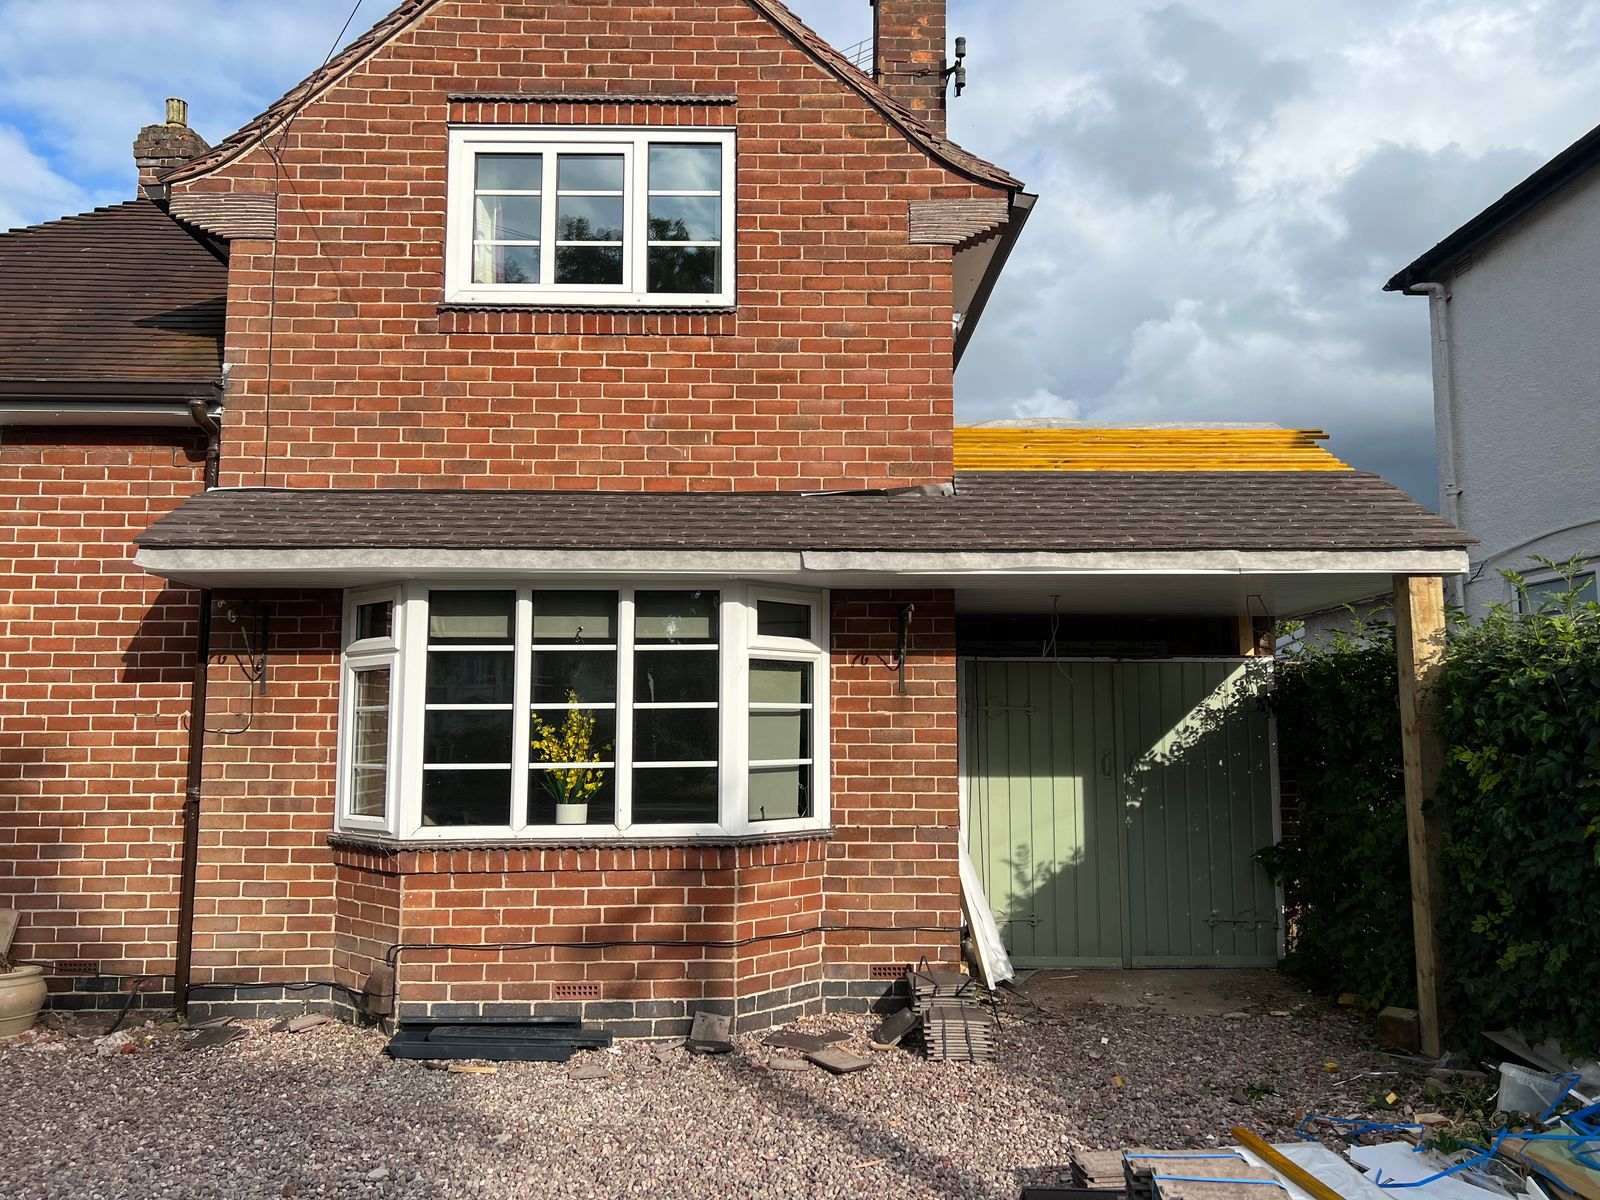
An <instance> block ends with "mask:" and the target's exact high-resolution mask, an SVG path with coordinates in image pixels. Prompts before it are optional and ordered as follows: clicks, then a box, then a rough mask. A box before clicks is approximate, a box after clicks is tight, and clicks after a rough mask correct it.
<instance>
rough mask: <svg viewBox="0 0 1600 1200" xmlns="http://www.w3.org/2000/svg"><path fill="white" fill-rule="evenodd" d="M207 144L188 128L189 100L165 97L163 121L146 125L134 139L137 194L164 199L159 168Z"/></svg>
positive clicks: (174, 163)
mask: <svg viewBox="0 0 1600 1200" xmlns="http://www.w3.org/2000/svg"><path fill="white" fill-rule="evenodd" d="M210 148H211V147H210V146H208V145H206V140H205V138H203V137H201V136H200V135H199V134H198V133H196V132H195V131H194V130H192V129H190V128H189V104H188V101H186V100H179V99H177V98H176V97H174V98H172V99H170V100H168V101H167V121H166V124H164V125H146V126H145V127H144V128H143V129H141V130H140V131H139V136H138V137H136V138H134V139H133V161H134V162H135V163H137V164H138V167H139V195H141V196H144V197H146V198H147V199H150V200H165V199H166V198H167V189H166V187H165V186H164V185H163V184H162V183H161V174H162V172H164V171H170V170H171V169H172V168H173V167H175V166H177V165H178V164H179V163H181V162H184V161H186V160H188V159H191V158H193V157H194V156H195V155H196V154H202V153H204V152H205V151H207V150H209V149H210Z"/></svg>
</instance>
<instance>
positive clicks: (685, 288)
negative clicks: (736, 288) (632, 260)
mask: <svg viewBox="0 0 1600 1200" xmlns="http://www.w3.org/2000/svg"><path fill="white" fill-rule="evenodd" d="M649 258H650V290H651V291H652V292H666V293H672V294H679V293H681V294H684V295H696V296H702V295H707V294H714V293H716V292H720V291H721V290H722V251H721V250H719V249H717V248H716V247H715V246H651V247H650V253H649Z"/></svg>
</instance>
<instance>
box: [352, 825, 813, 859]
mask: <svg viewBox="0 0 1600 1200" xmlns="http://www.w3.org/2000/svg"><path fill="white" fill-rule="evenodd" d="M833 837H834V830H833V827H832V826H823V827H818V828H815V829H789V830H771V831H768V832H755V833H703V834H684V835H676V836H663V837H637V836H631V835H630V836H627V837H584V836H582V835H573V836H571V837H560V836H553V837H552V836H546V837H503V838H485V837H464V838H460V839H455V840H452V839H449V838H398V837H390V836H388V835H387V834H376V833H357V832H354V831H350V830H344V831H335V832H333V833H330V834H329V835H328V845H330V846H332V847H333V848H334V849H346V850H365V851H370V852H376V853H383V854H413V853H429V852H450V851H461V850H655V849H713V848H716V847H719V846H762V845H766V846H772V845H782V844H784V843H787V842H810V841H822V842H825V841H832V840H833Z"/></svg>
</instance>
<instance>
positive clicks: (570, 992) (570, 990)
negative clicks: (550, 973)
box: [555, 983, 600, 1000]
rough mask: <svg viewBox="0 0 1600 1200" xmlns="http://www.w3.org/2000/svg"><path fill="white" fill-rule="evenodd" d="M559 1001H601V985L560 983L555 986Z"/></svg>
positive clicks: (556, 996)
mask: <svg viewBox="0 0 1600 1200" xmlns="http://www.w3.org/2000/svg"><path fill="white" fill-rule="evenodd" d="M555 998H556V999H557V1000H598V999H600V985H599V984H598V983H558V984H556V986H555Z"/></svg>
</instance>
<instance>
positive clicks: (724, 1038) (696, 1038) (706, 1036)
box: [684, 1008, 733, 1054]
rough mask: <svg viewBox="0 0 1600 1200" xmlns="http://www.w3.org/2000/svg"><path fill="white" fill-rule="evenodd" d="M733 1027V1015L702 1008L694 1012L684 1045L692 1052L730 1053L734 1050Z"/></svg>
mask: <svg viewBox="0 0 1600 1200" xmlns="http://www.w3.org/2000/svg"><path fill="white" fill-rule="evenodd" d="M732 1029H733V1018H732V1017H730V1016H728V1015H726V1014H725V1013H714V1012H710V1011H708V1010H707V1009H703V1008H702V1009H700V1010H699V1011H697V1012H696V1013H695V1014H694V1024H693V1026H691V1027H690V1029H689V1037H688V1039H687V1040H686V1041H685V1042H684V1047H685V1048H686V1049H687V1050H688V1051H689V1053H690V1054H729V1053H731V1052H732V1051H733V1042H732V1040H730V1039H731V1031H732Z"/></svg>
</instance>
